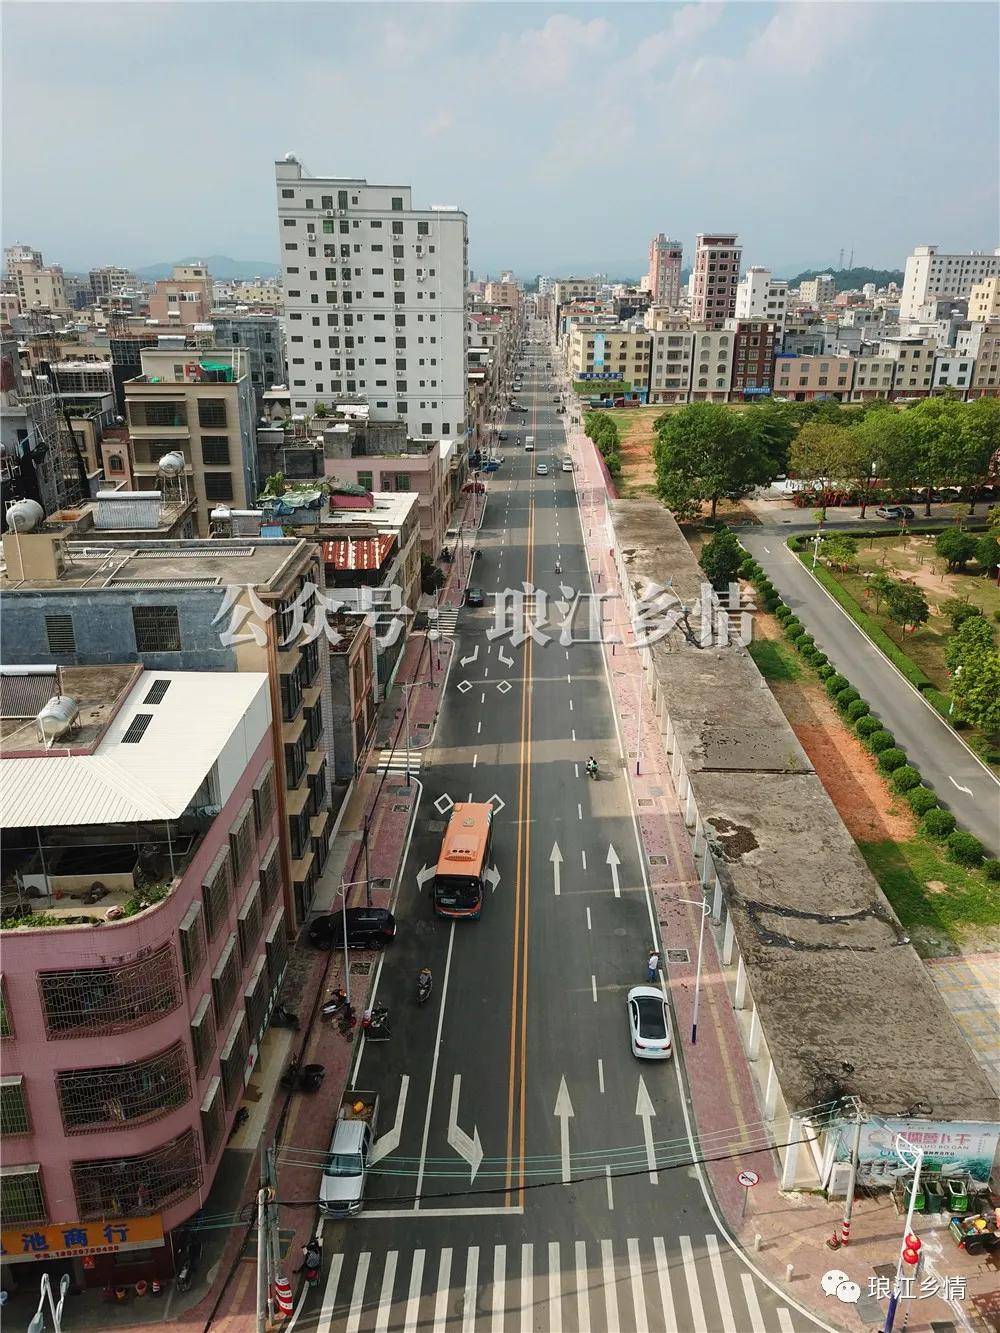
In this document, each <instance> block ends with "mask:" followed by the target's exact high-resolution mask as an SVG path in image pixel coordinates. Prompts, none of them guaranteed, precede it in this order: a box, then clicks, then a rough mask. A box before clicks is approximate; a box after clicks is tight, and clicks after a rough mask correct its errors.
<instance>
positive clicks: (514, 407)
mask: <svg viewBox="0 0 1000 1333" xmlns="http://www.w3.org/2000/svg"><path fill="white" fill-rule="evenodd" d="M510 410H511V411H512V412H527V410H528V409H527V408H526V407H522V406H521V404H520V403H511V405H510Z"/></svg>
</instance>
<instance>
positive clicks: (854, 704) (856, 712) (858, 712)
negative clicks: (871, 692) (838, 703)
mask: <svg viewBox="0 0 1000 1333" xmlns="http://www.w3.org/2000/svg"><path fill="white" fill-rule="evenodd" d="M871 711H872V710H871V706H870V705H869V704H868V703H866V702H865V700H864V699H862V698H860V697H859V698H857V699H852V700H851V702H850V703H849V704H848V705H847V720H848V722H857V720H858V718H859V717H866V716H867V715H868V714H869V713H870V712H871Z"/></svg>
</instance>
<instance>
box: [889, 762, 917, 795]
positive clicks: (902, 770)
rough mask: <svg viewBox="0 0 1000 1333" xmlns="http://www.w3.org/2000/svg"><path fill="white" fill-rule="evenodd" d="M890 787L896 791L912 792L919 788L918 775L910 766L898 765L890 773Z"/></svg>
mask: <svg viewBox="0 0 1000 1333" xmlns="http://www.w3.org/2000/svg"><path fill="white" fill-rule="evenodd" d="M892 785H893V786H894V787H895V788H896V790H897V791H901V792H907V791H913V790H914V789H915V788H917V787H919V786H920V774H919V772H918V771H917V769H915V768H914V767H913V765H912V764H900V766H899V767H898V768H896V769H893V773H892Z"/></svg>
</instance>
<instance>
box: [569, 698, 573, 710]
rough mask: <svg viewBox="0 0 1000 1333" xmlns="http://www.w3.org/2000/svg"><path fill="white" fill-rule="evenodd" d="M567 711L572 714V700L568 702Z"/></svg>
mask: <svg viewBox="0 0 1000 1333" xmlns="http://www.w3.org/2000/svg"><path fill="white" fill-rule="evenodd" d="M569 711H570V712H571V713H572V711H573V700H572V699H570V701H569Z"/></svg>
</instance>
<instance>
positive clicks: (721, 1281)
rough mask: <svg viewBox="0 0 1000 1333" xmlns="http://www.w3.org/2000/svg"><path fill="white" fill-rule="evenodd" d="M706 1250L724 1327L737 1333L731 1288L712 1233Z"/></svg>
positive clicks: (716, 1239) (706, 1238)
mask: <svg viewBox="0 0 1000 1333" xmlns="http://www.w3.org/2000/svg"><path fill="white" fill-rule="evenodd" d="M705 1248H706V1250H708V1262H709V1263H710V1265H711V1267H712V1278H713V1279H714V1281H715V1294H716V1297H717V1298H718V1301H719V1312H720V1314H721V1315H722V1326H723V1328H724V1329H725V1330H726V1333H730V1330H731V1331H732V1333H736V1324H735V1322H734V1320H733V1307H732V1305H731V1304H730V1301H729V1288H728V1287H727V1286H726V1274H725V1270H724V1269H723V1267H722V1256H721V1255H720V1254H719V1240H718V1237H717V1236H715V1235H713V1234H712V1233H711V1232H709V1234H708V1235H707V1236H706V1237H705ZM743 1276H744V1277H748V1274H746V1273H744V1275H743Z"/></svg>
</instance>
